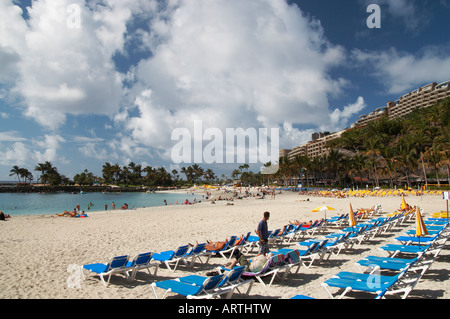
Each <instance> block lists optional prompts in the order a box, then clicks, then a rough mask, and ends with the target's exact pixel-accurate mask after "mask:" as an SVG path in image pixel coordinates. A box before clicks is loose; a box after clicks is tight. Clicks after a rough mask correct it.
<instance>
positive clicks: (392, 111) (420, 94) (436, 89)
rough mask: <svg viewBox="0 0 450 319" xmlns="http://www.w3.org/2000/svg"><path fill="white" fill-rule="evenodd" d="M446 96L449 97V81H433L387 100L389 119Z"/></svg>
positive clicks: (434, 102)
mask: <svg viewBox="0 0 450 319" xmlns="http://www.w3.org/2000/svg"><path fill="white" fill-rule="evenodd" d="M447 97H450V81H447V82H443V83H440V84H437V83H436V82H433V83H430V84H428V85H425V86H422V87H420V88H418V89H417V90H414V91H412V92H410V93H408V94H405V95H403V96H402V97H401V98H400V99H398V100H397V101H394V102H388V104H387V108H388V115H389V118H390V119H393V118H396V117H401V116H405V115H406V114H409V113H411V112H412V111H414V110H415V109H419V108H424V107H428V106H430V105H433V104H436V103H437V102H438V101H440V100H443V99H445V98H447Z"/></svg>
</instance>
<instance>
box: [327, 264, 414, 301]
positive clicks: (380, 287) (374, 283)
mask: <svg viewBox="0 0 450 319" xmlns="http://www.w3.org/2000/svg"><path fill="white" fill-rule="evenodd" d="M404 277H406V270H403V271H402V272H400V273H399V274H397V275H395V276H382V275H376V274H358V273H350V272H340V273H338V274H337V275H335V276H333V277H332V278H330V279H328V280H326V281H325V282H323V283H322V287H323V288H324V289H325V290H326V292H327V293H328V295H329V296H330V297H331V298H334V295H333V294H332V293H331V290H330V287H334V288H340V289H343V290H344V291H343V292H342V293H341V294H340V295H339V299H342V298H343V297H344V296H345V295H346V294H347V293H348V292H350V291H360V292H367V293H375V294H377V297H378V296H380V295H382V296H384V295H387V294H389V295H394V294H402V296H401V297H402V299H405V298H406V297H407V296H408V294H409V293H410V292H411V290H412V289H413V288H414V286H415V285H416V284H417V282H418V281H419V279H420V278H421V275H413V276H408V278H407V280H403V278H404Z"/></svg>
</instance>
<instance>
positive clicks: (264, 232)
mask: <svg viewBox="0 0 450 319" xmlns="http://www.w3.org/2000/svg"><path fill="white" fill-rule="evenodd" d="M269 218H270V213H269V212H264V215H263V219H262V220H261V221H260V222H259V224H258V228H257V229H256V234H257V235H258V237H259V251H258V255H257V256H259V255H266V254H268V253H269V228H268V226H267V221H268V220H269Z"/></svg>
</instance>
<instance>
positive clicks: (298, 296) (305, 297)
mask: <svg viewBox="0 0 450 319" xmlns="http://www.w3.org/2000/svg"><path fill="white" fill-rule="evenodd" d="M290 299H314V298H312V297H309V296H305V295H295V296H294V297H292V298H290Z"/></svg>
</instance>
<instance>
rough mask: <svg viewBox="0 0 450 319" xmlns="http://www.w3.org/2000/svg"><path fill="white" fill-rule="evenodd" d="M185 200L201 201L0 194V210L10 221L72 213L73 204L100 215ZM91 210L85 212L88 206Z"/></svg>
mask: <svg viewBox="0 0 450 319" xmlns="http://www.w3.org/2000/svg"><path fill="white" fill-rule="evenodd" d="M186 199H188V200H189V201H190V202H192V201H194V199H196V200H197V201H201V200H202V196H201V195H194V194H191V193H120V194H119V193H86V194H70V193H46V194H38V193H28V194H22V193H0V210H2V211H3V212H4V213H5V214H9V215H11V217H14V216H17V215H53V214H60V213H63V212H64V210H67V211H72V210H73V209H74V208H75V207H76V206H77V204H79V205H80V210H84V211H85V212H86V213H89V211H104V210H105V204H107V205H108V210H111V209H112V202H114V203H115V205H116V210H117V209H120V206H121V205H123V204H124V203H127V204H128V208H129V209H132V208H133V207H134V208H142V207H154V206H164V205H165V203H164V200H166V202H167V204H172V205H174V204H177V202H178V204H183V203H184V201H185V200H186ZM89 203H92V204H94V205H93V206H91V207H90V209H89V210H88V204H89Z"/></svg>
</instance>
